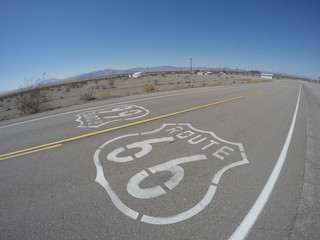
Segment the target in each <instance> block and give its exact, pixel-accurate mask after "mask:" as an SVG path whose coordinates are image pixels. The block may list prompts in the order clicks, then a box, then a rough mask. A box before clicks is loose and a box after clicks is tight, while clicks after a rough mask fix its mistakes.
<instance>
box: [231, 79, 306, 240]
mask: <svg viewBox="0 0 320 240" xmlns="http://www.w3.org/2000/svg"><path fill="white" fill-rule="evenodd" d="M300 95H301V84H300V90H299V95H298V100H297V104H296V108H295V112H294V115H293V118H292V122H291V126H290V129H289V132H288V136H287V138H286V141H285V143H284V145H283V148H282V151H281V153H280V156H279V158H278V161H277V163H276V165H275V167H274V169H273V171H272V173H271V175H270V177H269V179H268V181H267V183H266V185H265V186H264V188H263V190H262V192H261V193H260V195H259V197H258V199H257V200H256V202H255V203H254V205H253V206H252V208H251V209H250V211H249V212H248V214H247V216H246V217H245V218H244V219H243V221H242V222H241V224H240V225H239V226H238V228H237V229H236V231H235V232H234V233H233V234H232V236H231V237H230V238H229V239H230V240H241V239H244V238H245V237H246V236H247V234H248V233H249V231H250V229H251V228H252V226H253V225H254V224H255V222H256V220H257V218H258V216H259V214H260V213H261V211H262V209H263V208H264V206H265V204H266V202H267V201H268V199H269V196H270V194H271V192H272V190H273V188H274V186H275V184H276V182H277V179H278V177H279V175H280V172H281V169H282V167H283V164H284V161H285V160H286V156H287V152H288V149H289V145H290V142H291V139H292V134H293V130H294V127H295V123H296V119H297V114H298V109H299V102H300Z"/></svg>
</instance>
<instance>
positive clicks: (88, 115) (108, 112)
mask: <svg viewBox="0 0 320 240" xmlns="http://www.w3.org/2000/svg"><path fill="white" fill-rule="evenodd" d="M148 114H149V110H147V109H145V108H144V107H141V106H138V105H131V104H128V105H120V106H112V107H105V108H100V109H96V110H92V111H86V112H83V113H80V114H77V115H76V116H77V119H76V121H77V122H79V123H80V125H79V126H78V127H91V128H97V127H100V126H102V125H105V124H108V123H111V122H116V121H126V120H133V119H137V118H142V117H144V116H147V115H148Z"/></svg>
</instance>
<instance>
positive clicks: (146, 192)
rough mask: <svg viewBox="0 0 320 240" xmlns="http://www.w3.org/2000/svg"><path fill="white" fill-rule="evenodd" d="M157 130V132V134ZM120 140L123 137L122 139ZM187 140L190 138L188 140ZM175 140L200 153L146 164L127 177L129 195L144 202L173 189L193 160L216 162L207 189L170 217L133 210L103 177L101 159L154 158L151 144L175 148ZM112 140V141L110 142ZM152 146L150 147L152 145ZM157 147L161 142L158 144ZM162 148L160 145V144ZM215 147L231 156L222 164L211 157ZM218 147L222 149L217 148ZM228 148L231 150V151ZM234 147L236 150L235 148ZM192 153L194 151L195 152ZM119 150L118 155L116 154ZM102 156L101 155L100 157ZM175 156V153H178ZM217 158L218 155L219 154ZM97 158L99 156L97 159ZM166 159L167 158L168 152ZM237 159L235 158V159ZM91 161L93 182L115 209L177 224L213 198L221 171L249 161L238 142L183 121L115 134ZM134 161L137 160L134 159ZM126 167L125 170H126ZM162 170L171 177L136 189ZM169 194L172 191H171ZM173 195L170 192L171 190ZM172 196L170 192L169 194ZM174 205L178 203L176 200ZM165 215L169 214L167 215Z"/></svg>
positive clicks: (138, 217) (137, 217) (153, 221)
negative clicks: (195, 201) (107, 197)
mask: <svg viewBox="0 0 320 240" xmlns="http://www.w3.org/2000/svg"><path fill="white" fill-rule="evenodd" d="M160 132H161V134H160ZM158 133H159V134H160V135H161V136H162V137H160V138H154V136H152V137H150V138H148V135H155V136H157V135H158ZM135 137H137V138H138V139H141V138H144V139H145V140H143V141H141V140H140V141H137V142H134V141H133V142H132V140H134V138H135ZM122 139H123V140H122ZM190 140H191V141H190ZM118 141H123V142H124V143H129V144H127V145H126V146H123V147H121V142H120V143H119V142H118ZM176 141H179V144H187V145H188V146H187V147H188V148H190V147H192V148H194V150H195V151H196V152H201V154H194V155H190V156H187V157H178V158H171V160H169V161H165V162H163V163H160V164H158V165H155V166H153V167H149V168H148V169H145V170H141V171H140V172H138V173H136V174H134V175H133V177H131V179H129V181H128V183H127V185H126V188H127V192H128V194H129V195H131V196H133V197H135V198H137V199H143V201H147V200H148V199H150V198H157V197H159V199H161V198H160V196H162V195H164V194H166V193H168V192H169V191H170V192H171V191H174V190H175V188H176V187H177V186H178V185H179V183H181V182H182V180H183V178H184V174H185V170H184V168H183V167H182V166H180V165H182V164H184V163H188V162H193V161H203V160H205V161H210V162H212V164H214V162H215V161H219V162H220V165H219V166H220V168H221V169H220V170H219V169H217V172H216V173H215V172H213V173H212V174H213V175H214V176H213V178H212V179H211V182H208V190H207V192H206V193H205V194H204V197H203V198H202V199H201V200H199V202H198V203H196V204H195V205H193V206H191V207H190V208H189V209H187V210H184V211H183V212H180V213H175V214H172V215H171V216H167V217H164V216H161V217H160V216H150V215H146V214H143V213H142V212H140V213H139V212H137V211H134V210H133V209H131V207H128V206H127V205H126V204H125V203H124V202H123V201H122V200H121V199H120V197H118V195H117V193H116V192H115V191H114V190H113V189H112V188H111V186H110V184H109V182H108V181H107V178H105V176H104V171H103V166H102V164H101V163H102V162H104V164H105V163H106V162H105V161H106V160H109V161H112V162H118V163H120V164H127V163H126V162H128V161H133V160H134V161H140V160H139V158H141V157H144V159H143V160H144V161H146V160H148V158H149V157H150V156H149V154H151V159H154V158H155V155H152V149H153V147H155V146H158V145H157V144H158V143H163V142H172V144H169V145H167V147H168V146H171V148H174V147H175V145H174V144H175V142H176ZM113 142H115V143H116V144H114V143H113ZM111 143H113V144H114V145H115V146H120V147H117V148H116V149H114V150H112V151H110V150H108V145H109V144H111ZM153 145H154V146H153ZM227 145H228V146H230V145H232V148H230V147H229V148H224V147H223V146H227ZM105 147H106V149H105V151H106V152H105V153H104V154H100V153H101V151H102V150H103V149H104V148H105ZM160 147H161V145H160ZM162 147H163V145H162ZM133 148H138V149H141V150H140V152H138V153H135V154H133V153H132V150H130V151H128V152H130V153H131V155H129V156H124V157H123V155H125V154H123V152H124V151H126V149H133ZM217 149H220V150H218V152H219V154H224V155H223V156H224V158H228V157H229V155H233V154H237V155H233V157H232V158H231V156H230V158H229V160H228V159H224V160H223V162H225V166H224V167H223V165H222V166H221V162H222V161H221V159H220V158H219V157H215V156H214V155H213V154H212V153H213V152H216V150H217ZM221 149H222V150H221ZM230 149H232V150H234V151H231V150H230ZM236 149H238V150H237V151H236ZM196 152H195V153H196ZM120 153H122V154H121V155H120V156H122V158H124V159H121V157H119V156H118V154H120ZM169 153H170V154H172V155H175V154H177V153H175V152H174V151H173V152H172V153H171V152H170V151H169V152H168V154H169ZM100 155H102V156H100ZM178 155H179V154H178ZM219 156H220V157H221V155H219ZM100 158H101V159H100ZM168 158H169V159H170V157H169V155H168ZM237 158H239V159H238V160H237ZM159 160H165V159H159ZM94 162H95V166H96V168H97V176H96V182H98V183H99V184H101V185H102V186H103V187H104V188H105V190H106V191H107V193H108V194H109V196H110V199H111V200H112V202H113V203H114V204H115V206H116V207H117V208H118V210H119V211H121V212H122V213H123V214H125V215H126V216H128V217H130V218H132V219H135V220H140V221H141V222H144V223H148V224H173V223H177V222H180V221H183V220H186V219H188V218H190V217H193V216H195V215H196V214H198V213H199V212H201V211H202V210H203V209H204V208H205V207H206V206H207V205H208V204H209V203H210V202H211V201H212V199H213V197H214V194H215V192H216V189H217V185H218V183H219V181H220V179H221V177H222V175H223V173H224V172H225V171H227V170H229V169H231V168H233V167H235V166H240V165H243V164H246V163H248V162H249V161H248V160H247V158H246V155H245V153H244V149H243V146H242V144H241V143H234V142H229V141H226V140H223V139H221V138H219V137H217V136H216V135H215V134H214V133H213V132H209V131H202V130H198V129H195V128H193V127H192V126H191V125H190V124H187V123H184V124H164V125H162V126H161V127H160V128H158V129H156V130H154V131H150V132H144V133H135V134H128V135H124V136H119V137H116V138H114V139H111V140H109V141H107V142H105V143H104V144H102V145H101V146H100V147H99V148H98V149H97V151H96V152H95V154H94ZM137 163H138V162H137ZM128 170H129V169H128ZM162 171H169V172H170V173H171V174H172V177H171V178H170V179H169V180H167V181H166V182H160V183H159V185H157V186H155V187H150V188H140V186H139V184H140V183H141V182H142V181H148V177H150V176H151V175H152V174H155V173H159V172H162ZM171 194H172V193H171ZM173 194H174V192H173ZM173 196H174V195H173ZM177 204H178V203H177ZM168 215H169V214H168Z"/></svg>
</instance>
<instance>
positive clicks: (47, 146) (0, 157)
mask: <svg viewBox="0 0 320 240" xmlns="http://www.w3.org/2000/svg"><path fill="white" fill-rule="evenodd" d="M281 87H283V85H282V86H278V87H274V88H269V89H265V90H262V91H258V92H254V93H249V94H245V95H242V96H238V97H234V98H229V99H225V100H221V101H218V102H213V103H209V104H205V105H201V106H198V107H193V108H189V109H185V110H181V111H178V112H173V113H169V114H165V115H161V116H157V117H154V118H148V119H144V120H141V121H137V122H133V123H128V124H124V125H120V126H116V127H112V128H107V129H104V130H100V131H96V132H92V133H87V134H84V135H79V136H76V137H72V138H66V139H62V140H59V141H56V142H51V143H47V144H43V145H39V146H35V147H30V148H25V149H21V150H19V151H15V152H10V153H6V154H2V155H0V160H4V159H8V158H14V157H18V156H22V155H26V154H30V153H34V152H38V151H42V150H46V149H50V148H53V147H58V146H61V144H62V143H66V142H70V141H73V140H77V139H81V138H86V137H90V136H94V135H97V134H100V133H106V132H110V131H114V130H117V129H121V128H125V127H130V126H134V125H138V124H141V123H146V122H151V121H154V120H158V119H162V118H166V117H171V116H174V115H178V114H181V113H186V112H190V111H194V110H198V109H201V108H205V107H210V106H214V105H217V104H221V103H225V102H230V101H234V100H237V99H241V98H246V97H252V96H255V95H258V94H262V93H265V92H268V91H272V90H274V89H277V88H281ZM53 145H54V146H53Z"/></svg>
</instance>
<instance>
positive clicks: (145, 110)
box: [75, 104, 150, 128]
mask: <svg viewBox="0 0 320 240" xmlns="http://www.w3.org/2000/svg"><path fill="white" fill-rule="evenodd" d="M125 107H134V108H137V109H141V110H142V111H144V112H145V113H144V114H143V115H139V116H134V117H128V118H119V119H114V120H108V121H106V122H104V123H101V124H99V125H95V126H85V125H84V122H83V121H81V114H84V113H86V112H97V111H102V110H105V109H108V107H104V108H101V109H97V110H93V111H85V112H82V113H80V114H77V115H76V117H77V119H76V120H75V121H76V122H79V123H80V125H79V126H78V127H90V128H98V127H101V126H103V125H106V124H108V123H111V122H117V121H128V120H133V119H137V118H142V117H145V116H147V115H148V114H149V113H150V111H149V110H148V109H146V108H144V107H141V106H138V105H133V104H128V105H118V106H112V107H109V108H110V109H116V108H125Z"/></svg>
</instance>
